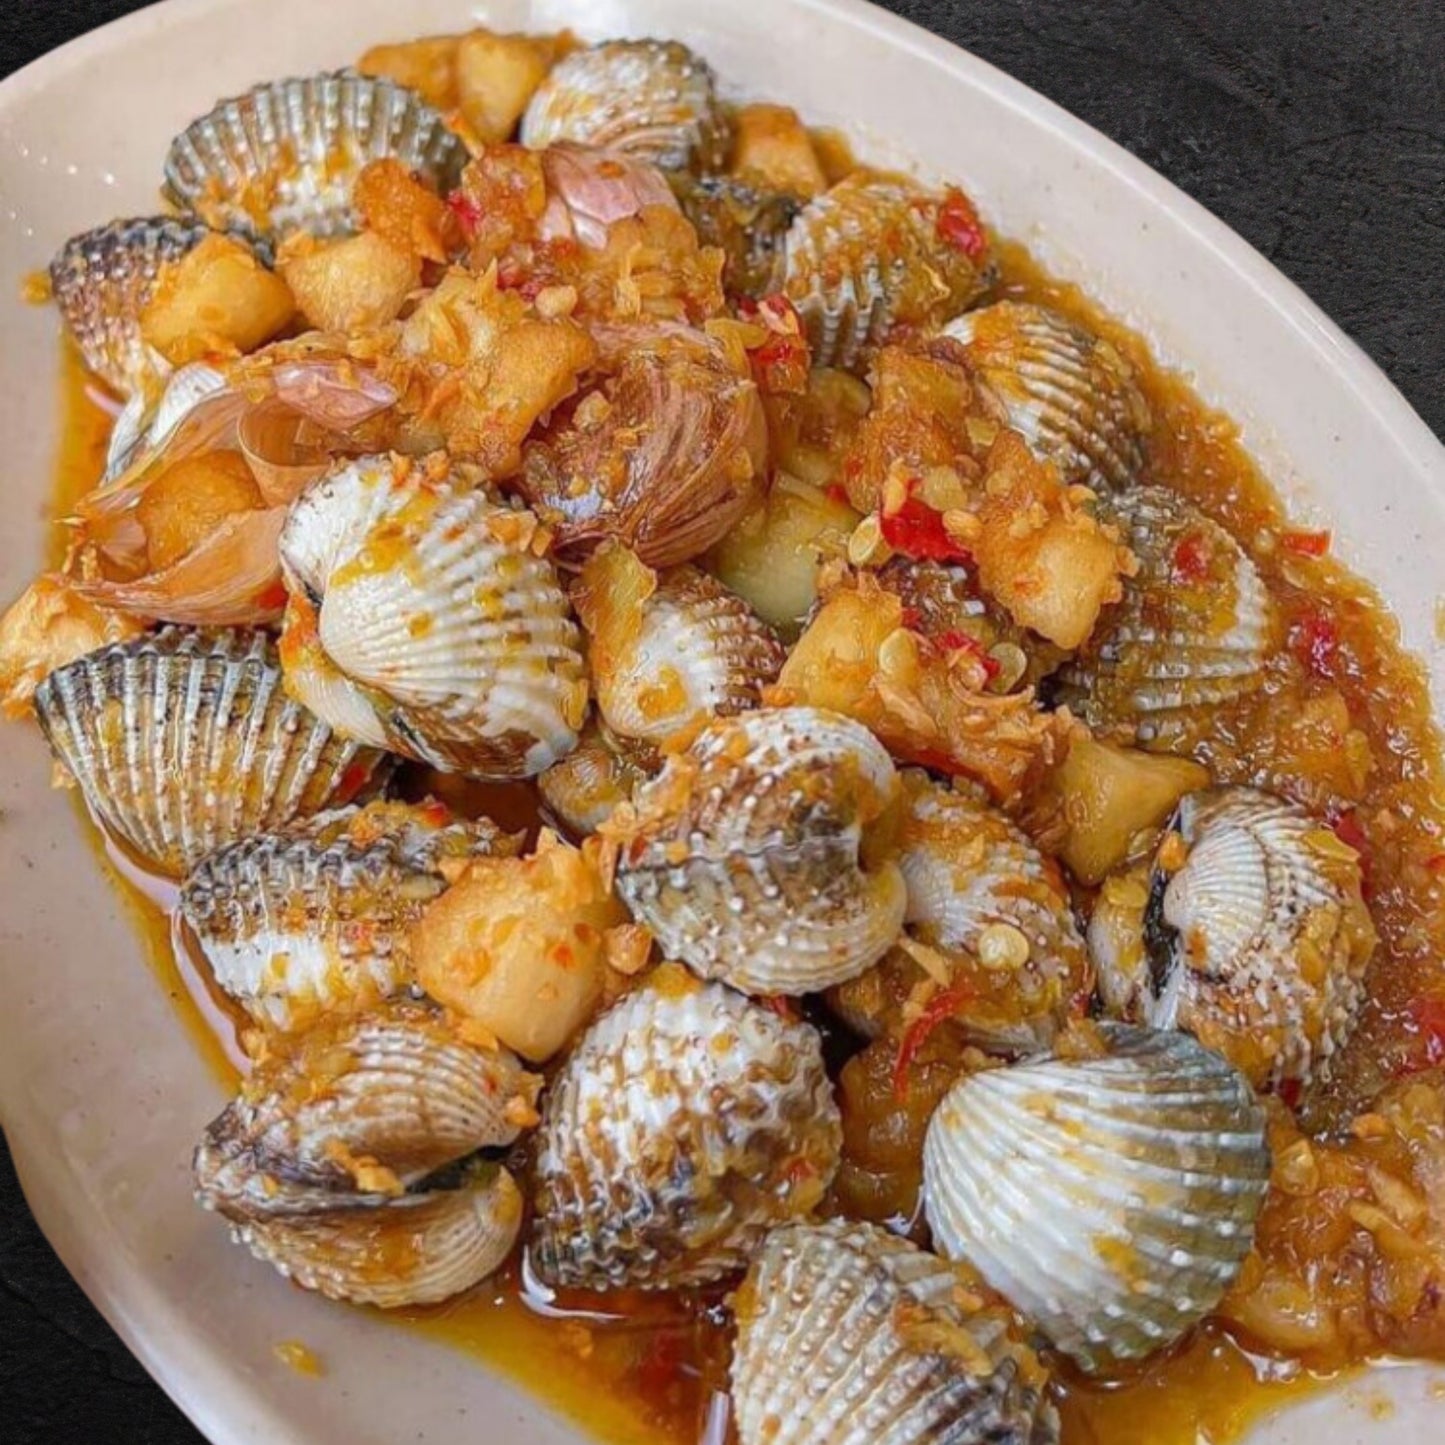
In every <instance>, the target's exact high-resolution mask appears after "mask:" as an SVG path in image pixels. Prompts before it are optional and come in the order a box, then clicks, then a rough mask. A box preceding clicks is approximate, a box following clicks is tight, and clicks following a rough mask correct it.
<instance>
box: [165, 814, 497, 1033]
mask: <svg viewBox="0 0 1445 1445" xmlns="http://www.w3.org/2000/svg"><path fill="white" fill-rule="evenodd" d="M519 846H520V840H519V839H517V838H509V837H507V836H506V835H505V834H503V833H502V831H501V830H500V829H499V828H498V827H497V826H496V824H495V823H492V822H491V821H490V820H488V819H485V818H483V819H479V820H478V821H476V822H465V821H463V820H460V819H456V818H453V817H451V816H450V814H448V813H447V811H446V810H445V809H444V808H442V807H441V806H440V805H438V804H435V803H429V804H423V805H412V804H407V803H370V804H368V805H367V806H366V807H364V808H345V809H342V810H340V811H337V812H331V813H321V814H318V815H317V816H316V817H314V818H312V819H310V820H309V821H307V822H305V823H303V824H301V825H299V826H294V827H291V828H287V829H285V830H284V831H282V832H278V833H270V832H267V833H256V834H252V835H251V836H250V837H247V838H243V839H241V840H240V841H238V842H235V843H232V844H230V845H229V846H227V847H224V848H221V849H218V850H217V851H216V852H214V853H212V854H210V855H209V856H208V857H206V858H205V859H203V860H202V861H201V863H200V864H199V865H198V866H197V867H196V868H195V869H194V870H193V871H192V872H191V874H190V876H189V877H188V878H187V879H186V881H185V883H184V885H183V886H182V888H181V899H180V912H181V916H182V917H183V918H184V919H185V921H186V924H187V925H188V927H189V928H190V931H191V934H192V935H193V936H194V938H195V939H196V942H197V944H198V945H199V947H200V950H201V952H202V954H203V955H204V956H205V959H206V962H207V963H208V964H209V965H210V969H211V973H212V976H213V977H214V978H215V980H216V983H217V985H218V986H219V987H220V988H221V989H222V990H223V991H224V992H225V993H226V994H227V995H228V996H229V997H231V998H233V999H235V1000H236V1002H237V1003H239V1004H240V1005H241V1006H242V1007H243V1008H244V1009H245V1010H246V1011H247V1013H249V1014H250V1015H251V1017H252V1018H253V1019H254V1020H255V1021H256V1022H257V1023H259V1024H263V1025H266V1026H270V1027H273V1028H279V1029H284V1030H290V1029H295V1028H298V1027H304V1026H305V1025H307V1024H308V1023H310V1022H312V1021H314V1019H315V1018H316V1017H317V1016H318V1014H321V1013H325V1014H328V1015H336V1014H339V1013H341V1012H344V1011H347V1010H358V1009H363V1008H366V1007H368V1006H370V1005H373V1004H375V1003H376V1001H377V1000H378V999H381V998H387V997H390V996H391V995H393V994H396V993H398V992H401V991H403V990H405V989H407V988H409V987H412V986H413V984H414V980H413V978H412V973H411V969H410V967H409V965H408V962H407V959H406V956H405V954H406V949H405V936H406V931H407V929H408V928H409V927H410V926H411V924H412V923H414V922H415V921H416V919H418V918H419V917H420V916H421V913H422V911H423V909H425V907H426V906H427V904H428V903H429V902H431V900H432V899H433V898H435V897H437V895H439V894H440V893H441V892H442V890H443V889H444V888H445V887H446V878H445V877H444V875H443V872H442V865H443V864H445V863H450V864H459V863H461V862H464V861H465V860H466V859H468V858H473V857H492V856H497V855H505V854H510V853H515V852H516V851H517V850H518V848H519Z"/></svg>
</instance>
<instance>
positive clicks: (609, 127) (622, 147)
mask: <svg viewBox="0 0 1445 1445" xmlns="http://www.w3.org/2000/svg"><path fill="white" fill-rule="evenodd" d="M521 137H522V143H523V144H524V145H529V146H537V147H540V146H548V145H554V144H556V143H557V142H558V141H575V142H579V143H581V144H583V145H592V146H606V147H609V148H610V149H613V150H619V151H624V152H626V153H628V154H629V155H635V156H640V157H642V158H643V159H644V160H648V161H651V162H652V163H653V164H654V165H657V166H661V167H662V168H663V169H664V170H682V169H685V168H687V167H695V168H696V169H699V170H704V171H707V170H717V169H719V168H720V167H721V166H722V165H723V163H724V162H725V161H726V159H727V147H728V127H727V119H726V117H725V116H724V114H723V111H722V106H721V105H720V104H719V102H718V98H717V85H716V80H715V78H714V76H713V73H712V69H711V67H710V66H709V65H708V64H707V62H706V61H705V60H703V59H702V58H701V57H700V56H698V55H694V54H693V52H692V51H691V50H689V49H688V48H687V46H685V45H680V44H679V43H678V42H677V41H675V40H608V41H605V42H603V43H602V44H601V45H593V46H589V47H587V48H586V49H584V50H577V51H574V52H573V53H572V54H571V55H568V56H566V57H564V58H563V59H562V60H560V61H559V62H558V63H557V65H555V66H554V67H553V69H552V72H551V74H550V75H548V77H547V79H546V80H544V81H543V82H542V84H541V85H540V86H539V87H538V88H537V92H536V94H535V95H533V97H532V99H531V102H530V103H529V104H528V106H527V113H526V114H525V115H524V116H523V117H522V132H521Z"/></svg>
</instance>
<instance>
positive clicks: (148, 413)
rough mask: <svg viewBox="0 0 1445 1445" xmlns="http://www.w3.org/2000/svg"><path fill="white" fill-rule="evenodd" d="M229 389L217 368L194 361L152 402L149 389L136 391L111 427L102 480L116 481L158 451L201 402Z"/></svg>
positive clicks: (171, 377)
mask: <svg viewBox="0 0 1445 1445" xmlns="http://www.w3.org/2000/svg"><path fill="white" fill-rule="evenodd" d="M226 386H227V382H226V378H225V376H224V375H223V374H222V373H221V372H219V371H217V370H216V368H215V367H214V366H211V365H210V364H209V363H208V362H204V361H192V362H188V363H187V364H186V365H185V366H182V367H178V368H177V369H176V370H175V371H173V372H171V373H170V375H169V376H168V377H167V378H166V383H165V387H164V389H163V390H162V391H161V394H160V396H159V397H158V398H155V399H152V398H151V396H149V395H148V394H147V391H148V389H142V390H139V391H136V392H134V393H133V394H132V396H131V398H130V400H129V401H128V402H126V404H125V406H124V407H122V408H121V413H120V415H119V416H118V417H116V419H115V425H114V426H113V427H112V428H111V432H110V442H109V443H108V445H107V446H106V449H105V473H104V475H103V476H102V478H101V480H102V481H103V482H109V481H112V480H114V479H115V478H116V477H118V476H119V475H120V474H121V473H122V472H123V471H125V470H126V469H127V468H128V467H130V466H131V465H133V464H134V463H135V462H137V461H138V460H139V459H140V457H141V456H142V455H143V454H145V453H147V452H153V451H155V450H157V449H158V448H159V447H160V446H162V445H163V444H164V442H165V441H166V439H167V438H168V437H169V436H170V435H171V433H172V432H174V431H175V429H176V428H177V427H178V426H179V425H180V424H181V422H183V421H184V420H185V419H186V417H187V416H189V415H190V413H191V412H192V411H193V410H194V409H195V408H196V407H197V406H199V405H200V403H201V402H203V401H204V400H205V399H206V398H207V397H208V396H211V395H212V394H214V393H215V392H218V391H224V390H225V389H226Z"/></svg>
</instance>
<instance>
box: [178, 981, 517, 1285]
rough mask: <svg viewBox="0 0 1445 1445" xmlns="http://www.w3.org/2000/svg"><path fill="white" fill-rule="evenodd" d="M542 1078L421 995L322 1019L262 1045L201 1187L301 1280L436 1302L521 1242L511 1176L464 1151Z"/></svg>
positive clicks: (213, 1142)
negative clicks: (427, 1005)
mask: <svg viewBox="0 0 1445 1445" xmlns="http://www.w3.org/2000/svg"><path fill="white" fill-rule="evenodd" d="M537 1084H538V1081H537V1080H536V1079H534V1078H533V1077H532V1076H531V1075H529V1074H526V1073H525V1072H523V1070H522V1069H521V1068H520V1067H519V1065H518V1064H517V1062H516V1060H515V1059H514V1058H513V1057H512V1056H511V1055H510V1054H508V1053H506V1051H505V1050H501V1049H492V1048H484V1047H482V1046H480V1045H476V1044H469V1043H464V1042H463V1041H461V1040H460V1039H459V1038H457V1037H456V1036H455V1035H454V1034H452V1033H451V1032H450V1030H449V1029H447V1028H446V1027H445V1026H444V1025H443V1024H442V1022H441V1020H440V1016H439V1015H436V1014H434V1013H432V1012H431V1011H430V1010H428V1009H424V1008H421V1007H419V1006H415V1005H399V1004H391V1005H388V1006H386V1007H385V1008H384V1009H383V1010H382V1011H380V1012H378V1013H376V1014H371V1015H365V1016H361V1017H354V1016H353V1017H344V1018H341V1019H339V1020H332V1021H329V1022H326V1023H323V1024H321V1025H320V1026H318V1027H317V1028H315V1029H313V1030H311V1031H310V1032H308V1033H305V1034H303V1035H300V1036H298V1038H297V1039H296V1040H295V1041H293V1042H292V1043H291V1044H290V1045H289V1046H287V1047H285V1048H283V1049H281V1050H280V1051H279V1052H274V1053H272V1054H270V1055H268V1056H267V1057H266V1058H265V1059H264V1060H263V1061H262V1062H261V1063H260V1064H259V1065H258V1066H257V1068H256V1070H255V1072H254V1073H253V1074H252V1075H251V1077H250V1078H249V1079H248V1080H247V1081H246V1083H245V1084H244V1085H243V1086H242V1089H241V1092H240V1094H239V1095H238V1096H237V1097H236V1098H235V1099H234V1100H233V1101H232V1103H231V1104H230V1105H228V1106H227V1108H226V1109H225V1111H224V1112H223V1113H222V1114H221V1115H220V1116H219V1117H218V1118H217V1119H216V1120H215V1121H214V1122H213V1123H212V1124H211V1125H210V1126H209V1128H208V1129H207V1130H206V1133H205V1137H204V1138H203V1139H202V1141H201V1144H200V1146H199V1147H198V1148H197V1150H196V1153H195V1158H194V1161H193V1166H192V1167H193V1173H194V1176H195V1182H196V1197H197V1199H198V1200H199V1201H200V1203H201V1204H202V1205H203V1206H204V1207H205V1208H207V1209H213V1210H216V1211H217V1212H219V1213H220V1214H222V1215H224V1216H225V1217H226V1218H227V1219H229V1220H230V1221H231V1222H232V1223H233V1225H235V1229H234V1231H233V1233H234V1236H235V1238H236V1239H237V1241H238V1242H241V1243H244V1244H246V1245H247V1246H249V1248H250V1249H251V1250H252V1252H253V1253H254V1254H256V1255H257V1257H258V1258H260V1259H264V1260H267V1261H269V1262H270V1263H271V1264H274V1265H275V1266H276V1267H277V1268H278V1269H279V1270H280V1271H281V1272H282V1273H283V1274H286V1275H288V1276H290V1277H292V1278H294V1279H295V1280H296V1281H297V1283H299V1284H302V1285H304V1286H306V1287H307V1288H308V1289H318V1290H320V1291H321V1292H322V1293H324V1294H327V1295H329V1296H331V1297H332V1298H335V1299H349V1300H353V1301H355V1302H358V1303H363V1304H375V1305H379V1306H381V1307H383V1308H390V1307H394V1306H397V1305H406V1304H428V1303H433V1302H435V1301H437V1300H441V1299H445V1298H447V1297H448V1296H450V1295H453V1294H456V1293H459V1292H460V1291H461V1290H464V1289H468V1288H470V1287H471V1286H472V1285H474V1284H475V1283H477V1281H478V1280H480V1279H482V1278H484V1277H485V1276H486V1275H487V1274H489V1273H491V1271H492V1270H494V1269H495V1268H496V1267H497V1266H498V1265H499V1264H500V1263H501V1262H502V1260H503V1259H505V1257H506V1255H507V1254H508V1252H509V1251H510V1249H511V1247H512V1244H513V1243H514V1242H515V1240H516V1237H517V1234H518V1231H519V1229H520V1227H521V1219H522V1201H521V1195H520V1191H519V1190H518V1189H517V1186H516V1184H515V1183H514V1181H513V1180H512V1179H511V1177H510V1176H509V1175H508V1174H507V1172H506V1171H505V1170H503V1169H499V1168H496V1167H494V1166H484V1165H478V1164H467V1163H464V1162H462V1161H467V1160H469V1159H470V1158H471V1156H473V1155H474V1154H475V1153H476V1152H477V1151H478V1150H479V1149H484V1148H495V1147H503V1146H506V1145H508V1144H510V1143H511V1142H512V1141H513V1140H515V1139H516V1137H517V1135H518V1133H519V1132H520V1127H519V1124H518V1122H517V1121H518V1120H519V1119H521V1118H525V1117H526V1116H527V1115H528V1114H529V1113H530V1111H531V1100H532V1097H533V1096H534V1095H535V1093H536V1088H537Z"/></svg>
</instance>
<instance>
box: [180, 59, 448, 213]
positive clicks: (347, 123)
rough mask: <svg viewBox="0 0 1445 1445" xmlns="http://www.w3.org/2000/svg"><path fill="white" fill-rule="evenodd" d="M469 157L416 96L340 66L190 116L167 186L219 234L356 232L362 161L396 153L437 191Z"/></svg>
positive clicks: (269, 86) (261, 88) (264, 87)
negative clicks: (355, 197)
mask: <svg viewBox="0 0 1445 1445" xmlns="http://www.w3.org/2000/svg"><path fill="white" fill-rule="evenodd" d="M466 158H467V152H466V147H465V146H464V145H463V144H462V142H461V140H460V139H459V138H458V137H457V136H456V135H454V134H453V133H452V132H451V131H450V130H448V129H447V127H446V124H445V122H444V121H443V119H442V117H441V116H440V115H439V114H438V113H437V112H436V111H435V110H433V109H432V107H431V106H429V105H427V104H426V103H425V102H424V101H423V100H422V99H421V98H420V97H419V96H418V95H416V94H415V93H414V92H412V91H410V90H407V89H406V88H405V87H403V86H400V85H397V84H395V83H394V82H393V81H390V80H385V79H380V78H377V77H373V76H365V75H357V74H355V73H353V72H350V71H338V72H336V73H334V74H322V75H312V76H306V77H304V78H297V79H291V80H277V81H270V82H267V83H266V84H264V85H258V86H256V87H254V88H253V89H251V90H249V91H247V92H246V94H245V95H241V96H237V97H235V98H234V99H231V100H223V101H221V102H220V103H219V104H218V105H217V106H216V108H215V109H214V110H212V111H211V112H210V113H209V114H207V115H203V116H201V117H200V118H199V119H197V120H194V121H192V122H191V124H190V125H189V126H188V127H187V128H186V129H185V130H184V131H182V132H181V134H180V135H178V136H177V137H176V138H175V139H174V140H173V141H172V142H171V147H170V151H169V153H168V154H167V156H166V164H165V193H166V197H167V199H169V200H170V201H172V202H173V203H174V204H175V205H176V206H177V207H179V208H180V209H181V210H182V211H184V212H186V213H188V214H190V215H195V216H199V217H200V218H201V219H202V220H204V221H205V222H206V223H207V224H208V225H210V226H213V227H215V228H216V229H218V230H222V229H223V230H237V231H241V232H243V233H246V234H249V235H255V236H266V237H270V236H275V237H277V238H280V237H284V236H287V235H290V234H291V233H293V232H296V231H306V232H309V233H310V234H312V235H315V236H336V235H344V234H347V233H348V232H350V231H353V230H355V229H356V215H355V212H354V210H353V206H352V191H353V188H354V186H355V184H356V178H357V177H358V176H359V175H360V174H361V171H362V170H363V169H364V168H365V167H366V166H367V165H368V164H369V163H370V162H372V161H375V160H384V159H394V160H397V161H399V162H400V163H401V164H402V165H403V166H405V167H406V169H407V170H408V171H412V172H414V173H416V174H417V175H419V176H420V177H421V178H422V179H423V180H424V181H426V182H428V183H429V184H431V185H432V186H434V187H435V188H436V189H437V190H439V191H442V192H445V191H447V190H449V189H450V188H451V187H452V186H453V185H454V184H455V183H456V180H457V178H458V177H459V176H460V174H461V169H462V166H463V165H464V164H465V162H466Z"/></svg>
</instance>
